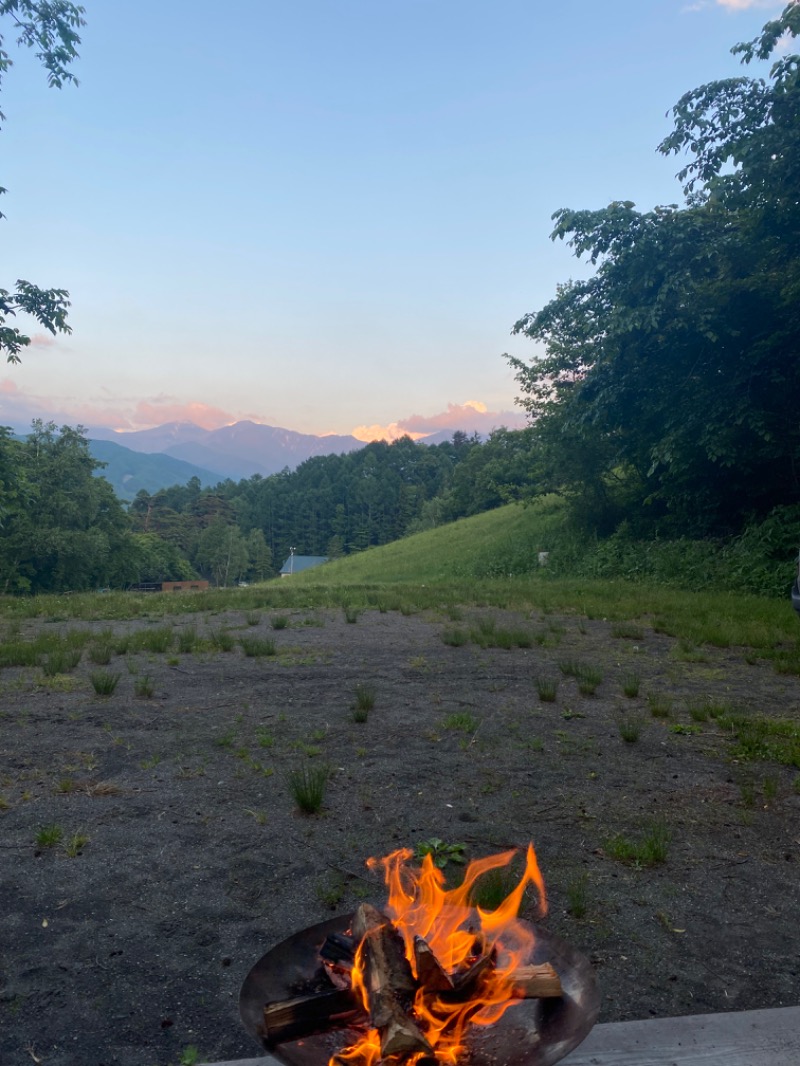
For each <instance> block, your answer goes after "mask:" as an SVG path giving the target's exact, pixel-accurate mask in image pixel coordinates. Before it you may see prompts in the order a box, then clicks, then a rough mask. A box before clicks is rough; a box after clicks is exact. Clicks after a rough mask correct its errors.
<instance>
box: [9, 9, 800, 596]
mask: <svg viewBox="0 0 800 1066" xmlns="http://www.w3.org/2000/svg"><path fill="white" fill-rule="evenodd" d="M798 34H800V3H791V4H789V5H788V6H787V7H786V9H785V10H784V11H783V13H782V15H781V16H780V17H779V18H777V19H774V20H772V21H771V22H769V23H767V25H766V26H765V27H764V30H763V32H762V34H761V35H760V36H759V37H758V38H756V40H754V41H752V42H749V43H745V44H740V45H737V46H735V48H734V49H733V51H734V53H737V54H739V55H741V57H742V60H743V62H744V63H745V64H748V63H751V62H754V61H758V60H762V61H763V60H772V65H771V67H770V70H769V75H768V77H766V78H752V77H738V78H729V79H726V80H723V81H717V82H712V83H710V84H708V85H704V86H701V87H700V88H698V89H695V90H692V91H690V92H688V93H686V94H685V95H684V96H683V97H682V98H681V100H679V101H678V103H677V104H676V105H675V107H674V108H673V110H672V115H673V118H674V127H675V128H674V132H673V133H672V134H671V135H670V136H669V137H667V138H666V139H665V140H664V141H663V142H662V144H661V145H660V146H659V150H660V151H661V152H662V153H663V154H665V155H670V154H676V153H680V154H682V155H683V156H684V165H683V166H682V168H681V170H680V172H679V175H678V177H679V179H680V180H681V182H682V184H683V196H684V203H683V205H682V206H678V205H676V204H671V205H668V206H665V207H657V208H655V209H654V210H652V211H649V212H640V211H637V210H636V208H635V205H634V204H633V203H631V202H630V201H625V200H620V201H615V202H614V203H612V204H610V205H608V207H606V208H603V209H601V210H573V209H567V208H564V209H561V210H559V211H557V212H556V214H555V215H554V216H553V217H554V219H555V222H556V226H555V230H554V232H553V237H554V239H565V240H567V241H568V243H569V244H570V245H571V246H572V248H573V249H574V251H575V254H576V255H577V256H579V257H580V256H585V257H586V258H588V259H589V261H590V262H591V263H592V264H593V265H594V267H595V268H596V269H595V272H594V274H593V275H592V276H591V277H589V278H588V279H586V280H582V281H573V282H569V283H567V284H564V285H562V286H560V287H559V288H558V290H557V293H556V296H555V298H554V299H553V300H551V301H550V302H549V303H548V304H547V305H546V306H545V307H543V308H542V309H540V310H538V311H534V312H531V313H529V314H527V315H524V316H523V317H522V318H521V319H520V320H519V321H518V322H517V324H516V326H515V327H514V330H515V331H516V332H518V333H523V334H526V335H527V336H529V337H530V338H531V339H532V340H533V341H534V342H536V344H537V345H538V347H537V349H536V350H535V354H534V357H533V358H532V359H531V361H530V362H525V361H523V360H520V359H518V358H513V359H511V360H510V361H511V364H512V366H513V368H514V370H515V372H516V375H517V381H518V383H519V386H520V391H521V396H520V403H521V404H522V406H523V407H525V408H526V409H527V411H528V412H529V415H530V426H529V428H528V429H525V430H518V431H509V430H506V429H498V430H497V431H495V432H494V433H492V434H491V436H490V437H489V439H488V440H486V441H483V442H482V441H480V440H479V439H478V438H477V437H474V436H473V437H468V436H467V435H465V434H463V433H456V434H455V435H454V436H453V439H452V440H451V441H449V442H446V443H444V444H438V445H425V444H420V443H414V442H413V441H411V440H410V439H409V438H403V439H401V440H398V441H395V442H394V443H392V444H387V443H385V442H375V443H372V444H369V445H367V446H366V447H364V448H363V449H361V450H360V451H357V452H352V453H350V454H347V455H329V456H323V457H316V458H313V459H309V460H307V461H306V462H305V463H303V464H302V465H301V466H299V467H298V468H297V469H296V470H295V471H291V472H290V471H288V470H286V471H284V472H283V473H280V474H276V475H273V476H271V477H267V478H263V477H252V478H250V479H248V480H244V481H239V482H233V481H223V482H221V483H220V484H218V485H216V486H215V487H214V488H213V489H204V488H203V487H202V486H201V484H200V482H199V481H197V480H193V481H190V482H189V484H188V485H184V486H174V487H172V488H169V489H164V490H163V491H161V492H158V493H155V494H153V495H152V496H150V495H148V494H146V493H143V492H142V493H139V495H138V496H137V497H136V498H135V499H134V501H133V502H132V504H131V505H130V508H129V510H128V511H127V512H126V511H125V509H124V508H123V506H122V504H121V503H120V502H119V501H118V500H117V499H116V497H115V496H114V493H113V490H112V489H111V487H110V485H109V484H108V483H107V482H105V481H104V480H103V478H102V477H94V476H93V475H94V473H95V467H96V465H97V464H96V463H95V461H94V460H93V459H92V457H91V456H90V454H89V451H88V444H87V441H86V439H85V437H84V436H83V433H82V431H81V429H80V428H78V429H72V428H70V427H63V428H62V429H60V430H57V429H56V427H55V426H53V425H46V424H43V423H41V422H36V423H34V426H33V431H32V433H31V434H30V435H29V436H28V437H27V439H26V440H24V441H20V440H16V439H14V438H13V437H12V435H11V433H10V431H0V523H1V525H0V591H5V592H12V593H13V592H45V591H61V590H65V589H86V588H92V587H97V586H104V585H114V586H117V587H119V586H125V585H126V584H132V583H136V582H141V581H157V580H160V579H166V578H173V579H177V578H181V577H189V576H196V575H198V574H199V575H202V576H204V577H208V578H210V579H211V580H212V581H214V582H215V583H217V584H220V585H226V584H232V583H234V582H236V581H241V580H259V579H263V578H266V577H269V576H271V575H272V574H273V573H274V572H275V569H276V568H277V567H279V566H280V565H281V563H282V562H283V560H284V559H285V558H286V556H287V555H288V554H289V552H290V550H291V549H295V550H296V552H297V553H298V554H308V555H327V556H332V557H336V556H340V555H345V554H351V553H354V552H359V551H363V550H364V549H366V548H369V547H372V546H375V545H381V544H386V543H388V542H390V541H393V540H396V539H397V538H399V537H403V536H405V535H407V534H409V533H413V532H416V531H419V530H423V529H427V528H431V527H433V526H436V525H440V524H443V523H445V522H450V521H453V520H455V519H457V518H462V517H465V516H469V515H473V514H477V513H479V512H482V511H486V510H489V509H491V508H494V507H498V506H500V505H501V504H505V503H508V502H510V501H514V500H523V499H527V498H531V497H535V496H537V495H544V494H553V493H554V494H556V495H558V496H559V497H560V498H561V499H562V501H564V514H565V522H566V523H567V524H568V526H569V530H570V535H571V536H572V537H573V541H572V543H574V544H576V545H578V550H579V551H580V550H582V545H583V544H584V543H590V542H591V543H594V544H597V543H598V542H599V541H602V543H603V545H604V547H603V551H602V555H603V560H604V565H607V566H611V567H613V566H617V565H618V563H619V560H628V561H627V562H625V563H624V566H625V567H627V568H628V569H630V570H632V571H635V570H636V569H637V565H636V562H635V559H636V558H637V557H638V556H637V552H639V548H638V547H637V545H640V544H647V543H648V542H649V543H653V542H656V541H659V542H663V541H665V540H667V541H681V540H690V539H693V540H695V541H705V542H707V543H711V542H714V543H725V542H730V541H732V540H736V541H737V542H738V544H739V545H740V546H742V545H743V546H744V549H743V551H744V554H743V555H742V552H739V556H740V558H741V559H743V560H745V561H744V562H742V565H743V566H745V567H746V566H747V565H748V563H747V561H746V560H747V559H749V558H750V557H751V556H752V557H753V558H755V556H756V555H759V556H760V557H761V558H762V559H764V558H769V559H772V560H781V559H784V558H785V559H788V558H790V557H791V555H792V554H794V553H795V552H796V550H797V546H798V542H800V418H799V417H798V412H799V411H800V56H798V55H797V54H795V53H794V51H793V46H794V43H795V41H796V39H797V36H798ZM598 538H599V541H598ZM679 554H680V555H681V556H683V555H685V552H684V551H683V550H682V551H681V552H680V553H679ZM700 557H701V558H704V556H703V555H702V553H701V555H700ZM631 560H633V561H631ZM622 565H623V564H622V563H619V566H622ZM625 572H627V571H625ZM767 572H770V568H769V567H766V568H765V570H764V573H765V574H766V573H767ZM764 580H765V588H764V590H765V591H767V588H769V591H772V592H773V593H774V592H776V591H777V586H776V585H775V584H774V582H773V583H772V584H770V582H769V581H767V579H766V578H765V579H764ZM781 580H782V579H781ZM770 581H771V579H770ZM753 591H758V585H757V584H756V585H754V586H753Z"/></svg>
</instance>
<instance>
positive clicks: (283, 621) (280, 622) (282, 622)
mask: <svg viewBox="0 0 800 1066" xmlns="http://www.w3.org/2000/svg"><path fill="white" fill-rule="evenodd" d="M271 625H272V628H273V629H286V628H287V627H288V625H289V619H288V618H287V617H286V615H285V614H276V615H273V616H272V622H271Z"/></svg>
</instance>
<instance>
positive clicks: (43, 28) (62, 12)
mask: <svg viewBox="0 0 800 1066" xmlns="http://www.w3.org/2000/svg"><path fill="white" fill-rule="evenodd" d="M83 15H84V9H83V8H82V7H79V6H77V5H76V4H72V3H69V2H67V0H0V19H2V18H3V17H5V19H7V20H8V21H10V22H11V24H12V26H13V31H14V33H15V34H16V43H17V44H18V45H20V46H23V47H28V48H31V49H33V50H34V51H35V53H36V58H37V59H38V60H39V62H40V63H41V64H42V65H43V66H44V68H45V69H46V71H47V81H48V84H49V85H50V86H52V87H53V88H56V89H60V88H61V87H62V86H63V85H65V84H67V83H68V82H73V83H74V84H76V85H77V79H76V77H75V75H74V74H73V73H72V71H71V70H70V65H71V63H72V62H73V60H75V59H77V57H78V52H77V47H78V45H79V44H80V40H81V39H80V36H79V35H78V31H79V29H80V28H81V27H82V26H84V25H85V22H84V19H83ZM5 24H6V23H5V22H0V27H2V26H4V25H5ZM12 65H13V61H12V59H11V57H10V55H9V53H8V51H7V50H6V48H5V39H4V35H3V34H0V85H1V84H2V79H3V77H4V76H5V75H6V73H7V72H8V70H9V68H10V67H11V66H12ZM0 120H2V121H5V115H4V114H3V113H2V111H0ZM5 191H6V190H5V189H2V188H0V193H4V192H5ZM2 217H3V215H2V214H1V213H0V218H2ZM68 308H69V293H68V292H67V291H66V290H65V289H42V288H39V287H38V286H36V285H33V284H31V282H29V281H25V280H24V279H22V278H20V279H18V280H17V283H16V285H15V287H14V289H13V290H8V289H0V353H5V356H6V361H7V362H9V363H18V362H20V353H21V352H22V350H23V348H25V347H27V346H28V345H29V344H30V343H31V338H30V337H29V336H28V335H27V334H26V333H24V332H23V331H22V330H21V329H19V328H18V327H17V326H15V325H13V324H12V325H9V324H8V323H9V319H13V318H16V316H17V315H18V314H24V315H27V316H28V317H29V318H32V319H33V320H34V321H35V322H37V323H38V324H39V325H40V326H42V327H43V328H44V329H46V330H48V332H50V333H52V334H56V333H70V332H71V329H70V327H69V326H68V325H67V310H68Z"/></svg>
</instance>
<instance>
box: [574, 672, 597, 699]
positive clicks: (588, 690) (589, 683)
mask: <svg viewBox="0 0 800 1066" xmlns="http://www.w3.org/2000/svg"><path fill="white" fill-rule="evenodd" d="M577 679H578V691H579V692H580V694H581V695H582V696H593V695H594V694H595V692H597V690H598V688H599V687H600V683H601V682H602V680H603V671H602V670H598V668H597V667H596V666H582V667H581V670H580V673H579V674H578V675H577Z"/></svg>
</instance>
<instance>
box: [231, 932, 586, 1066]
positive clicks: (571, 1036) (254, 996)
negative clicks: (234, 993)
mask: <svg viewBox="0 0 800 1066" xmlns="http://www.w3.org/2000/svg"><path fill="white" fill-rule="evenodd" d="M351 920H352V915H349V914H348V915H343V916H341V917H338V918H332V919H331V920H330V921H327V922H320V924H319V925H313V926H310V927H309V928H308V929H303V930H302V931H300V932H298V933H294V934H293V935H292V936H290V937H289V938H288V939H286V940H284V941H282V942H281V943H280V944H277V945H276V946H275V947H273V948H271V949H270V950H269V951H268V952H267V953H266V955H263V956H262V957H261V958H260V959H259V960H258V962H257V963H256V964H255V966H254V967H253V968H252V970H251V971H250V973H249V974H248V975H247V977H246V978H245V979H244V983H243V984H242V989H241V992H240V994H239V1013H240V1015H241V1018H242V1022H243V1024H244V1027H245V1029H246V1030H247V1031H248V1033H250V1035H251V1036H252V1037H253V1038H254V1039H255V1040H256V1041H257V1042H258V1043H259V1044H260V1045H261V1047H263V1048H266V1049H268V1050H269V1051H270V1052H271V1054H273V1055H274V1056H275V1057H276V1058H277V1059H279V1060H280V1061H281V1062H283V1063H285V1064H286V1066H327V1062H328V1059H329V1058H330V1057H331V1055H335V1054H336V1053H337V1052H339V1051H341V1050H342V1049H343V1048H345V1047H347V1045H349V1044H352V1043H354V1042H355V1040H356V1038H357V1035H358V1034H357V1033H356V1030H355V1029H353V1028H347V1027H346V1026H342V1027H338V1028H333V1027H331V1028H328V1029H325V1030H324V1031H322V1032H318V1033H314V1034H313V1035H311V1036H304V1037H303V1039H298V1040H286V1041H284V1042H282V1043H279V1044H274V1045H273V1044H269V1043H267V1041H266V1039H265V1031H264V1021H263V1008H264V1005H265V1004H266V1003H271V1002H276V1001H280V1000H286V999H291V998H292V997H294V996H298V995H302V994H304V993H307V992H310V991H314V990H316V989H315V988H314V985H315V981H317V980H319V977H320V970H321V965H320V961H319V955H318V952H319V949H320V947H321V946H322V943H323V941H324V940H325V938H326V937H327V936H328V935H329V934H330V933H344V932H346V931H347V929H348V928H349V927H350V923H351ZM532 928H533V930H534V933H535V935H536V946H535V948H534V951H533V955H532V957H531V958H530V959H529V960H528V961H529V962H530V963H543V962H549V963H550V964H551V965H552V966H553V967H554V969H555V970H556V972H557V973H558V976H559V977H560V978H561V984H562V987H563V990H564V995H563V997H562V998H560V999H522V1000H519V1001H518V1002H517V1003H515V1004H514V1005H513V1006H512V1007H510V1008H509V1009H508V1010H507V1011H506V1012H505V1014H504V1015H503V1017H502V1018H501V1019H500V1020H499V1021H498V1022H496V1023H495V1024H494V1025H490V1026H484V1027H482V1028H479V1027H477V1026H476V1027H474V1028H473V1029H472V1030H471V1031H470V1035H469V1059H468V1066H552V1064H553V1063H555V1062H558V1061H559V1059H562V1058H563V1057H564V1056H565V1055H566V1054H568V1053H569V1052H570V1051H572V1049H573V1048H575V1047H577V1046H578V1044H580V1043H581V1041H582V1040H583V1039H584V1038H585V1037H586V1036H587V1035H588V1033H589V1031H590V1030H591V1028H592V1026H593V1025H594V1023H595V1022H596V1021H597V1015H598V1013H599V1011H600V995H599V992H598V989H597V982H596V979H595V975H594V971H593V969H592V966H591V964H590V962H589V960H588V959H587V958H586V957H585V956H583V955H581V954H580V952H578V951H576V950H575V949H574V948H573V947H571V946H570V945H569V944H567V943H565V941H563V940H561V939H560V938H559V937H557V936H554V935H553V934H552V933H548V932H547V930H545V929H542V928H540V927H539V926H533V927H532Z"/></svg>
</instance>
